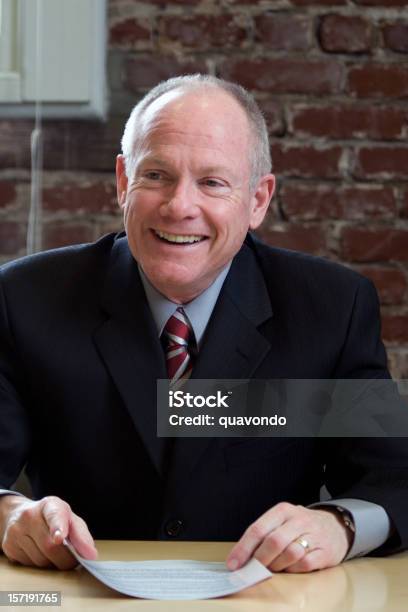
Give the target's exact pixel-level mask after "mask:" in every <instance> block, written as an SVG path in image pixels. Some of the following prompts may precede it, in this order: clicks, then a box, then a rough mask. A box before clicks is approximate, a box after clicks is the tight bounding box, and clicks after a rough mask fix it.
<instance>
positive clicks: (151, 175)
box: [144, 170, 163, 181]
mask: <svg viewBox="0 0 408 612" xmlns="http://www.w3.org/2000/svg"><path fill="white" fill-rule="evenodd" d="M144 177H145V178H147V179H149V180H150V181H160V179H161V178H163V177H162V174H161V172H156V171H155V170H151V171H150V172H145V174H144Z"/></svg>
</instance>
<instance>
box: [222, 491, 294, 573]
mask: <svg viewBox="0 0 408 612" xmlns="http://www.w3.org/2000/svg"><path fill="white" fill-rule="evenodd" d="M294 508H295V506H292V504H287V503H285V502H282V503H280V504H277V505H276V506H274V507H273V508H271V509H270V510H268V511H267V512H265V514H263V515H262V516H261V517H260V518H259V519H257V520H256V521H255V522H254V523H252V525H250V526H249V527H248V529H247V530H246V531H245V533H244V535H243V536H242V537H241V538H240V540H239V541H238V542H237V543H236V544H235V546H233V548H232V549H231V551H230V553H229V555H228V557H227V560H226V563H227V566H228V568H229V569H230V570H235V569H238V568H239V567H241V566H242V565H244V564H245V563H246V562H247V561H248V559H249V558H250V557H251V555H252V554H253V552H254V551H255V550H256V549H257V548H258V546H259V545H260V544H261V542H262V540H263V539H264V538H265V536H266V535H267V534H268V533H269V532H271V531H273V530H274V529H276V528H277V527H279V526H280V525H282V523H283V522H285V520H287V519H288V518H289V517H290V515H291V514H292V512H293V509H294Z"/></svg>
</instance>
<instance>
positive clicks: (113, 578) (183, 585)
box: [65, 541, 272, 599]
mask: <svg viewBox="0 0 408 612" xmlns="http://www.w3.org/2000/svg"><path fill="white" fill-rule="evenodd" d="M65 544H66V546H68V548H69V550H70V551H71V553H72V554H73V555H74V557H75V558H76V559H77V560H78V562H79V563H80V564H81V565H82V566H83V567H85V568H86V569H87V570H88V572H90V573H91V574H93V575H94V576H95V578H97V579H98V580H100V582H103V584H106V585H107V586H109V587H111V588H112V589H115V591H119V593H124V594H125V595H131V596H132V597H142V598H144V599H210V598H212V597H222V596H223V595H231V593H237V592H238V591H242V589H246V588H247V587H250V586H252V585H253V584H256V583H257V582H260V581H261V580H265V579H266V578H270V577H271V576H272V574H271V572H270V571H269V570H267V569H266V567H264V566H263V565H262V564H261V563H259V561H257V559H251V560H250V561H249V562H248V563H247V564H246V565H245V566H244V567H243V568H241V569H239V570H236V571H235V572H231V571H229V570H228V569H227V567H226V565H225V563H221V562H215V561H214V562H213V561H212V562H207V561H189V560H177V559H174V560H173V559H169V560H164V561H89V560H88V559H84V558H83V557H81V556H80V555H78V553H77V552H76V550H75V549H74V548H73V546H72V545H71V544H70V543H69V542H68V541H65Z"/></svg>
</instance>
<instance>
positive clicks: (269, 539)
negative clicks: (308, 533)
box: [253, 518, 304, 567]
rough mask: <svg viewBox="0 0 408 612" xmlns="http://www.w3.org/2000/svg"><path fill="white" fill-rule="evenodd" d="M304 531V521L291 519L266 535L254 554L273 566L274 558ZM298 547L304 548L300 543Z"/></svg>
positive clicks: (264, 562) (260, 560)
mask: <svg viewBox="0 0 408 612" xmlns="http://www.w3.org/2000/svg"><path fill="white" fill-rule="evenodd" d="M303 533H304V521H302V520H301V519H299V518H297V519H293V518H292V519H289V520H288V521H286V522H285V523H283V524H282V525H280V526H279V527H277V528H276V529H274V530H273V531H271V532H270V533H268V534H267V535H266V536H265V537H264V539H263V540H262V542H261V544H260V545H259V546H258V548H257V549H256V550H255V552H254V555H253V556H254V557H255V558H256V559H258V561H259V562H260V563H262V564H263V565H265V566H266V567H271V564H272V563H273V562H274V560H275V559H277V558H278V557H279V556H280V555H281V554H282V553H283V552H284V550H285V549H287V548H288V546H289V545H290V544H291V543H292V542H293V541H294V540H296V539H297V538H299V537H300V536H301V535H302V534H303ZM297 547H300V548H302V547H301V546H300V544H297V546H296V548H297Z"/></svg>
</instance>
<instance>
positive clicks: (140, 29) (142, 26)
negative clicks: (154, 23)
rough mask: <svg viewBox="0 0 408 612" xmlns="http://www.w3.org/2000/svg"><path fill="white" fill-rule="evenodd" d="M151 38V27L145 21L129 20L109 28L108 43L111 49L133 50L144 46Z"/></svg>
mask: <svg viewBox="0 0 408 612" xmlns="http://www.w3.org/2000/svg"><path fill="white" fill-rule="evenodd" d="M151 37H152V31H151V25H150V23H149V22H148V21H147V20H146V19H134V18H129V19H125V20H124V21H120V22H119V23H115V24H113V25H112V26H111V28H110V36H109V43H110V45H111V47H125V48H133V47H138V46H140V44H142V45H143V46H146V45H145V43H146V42H148V41H150V40H151Z"/></svg>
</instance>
